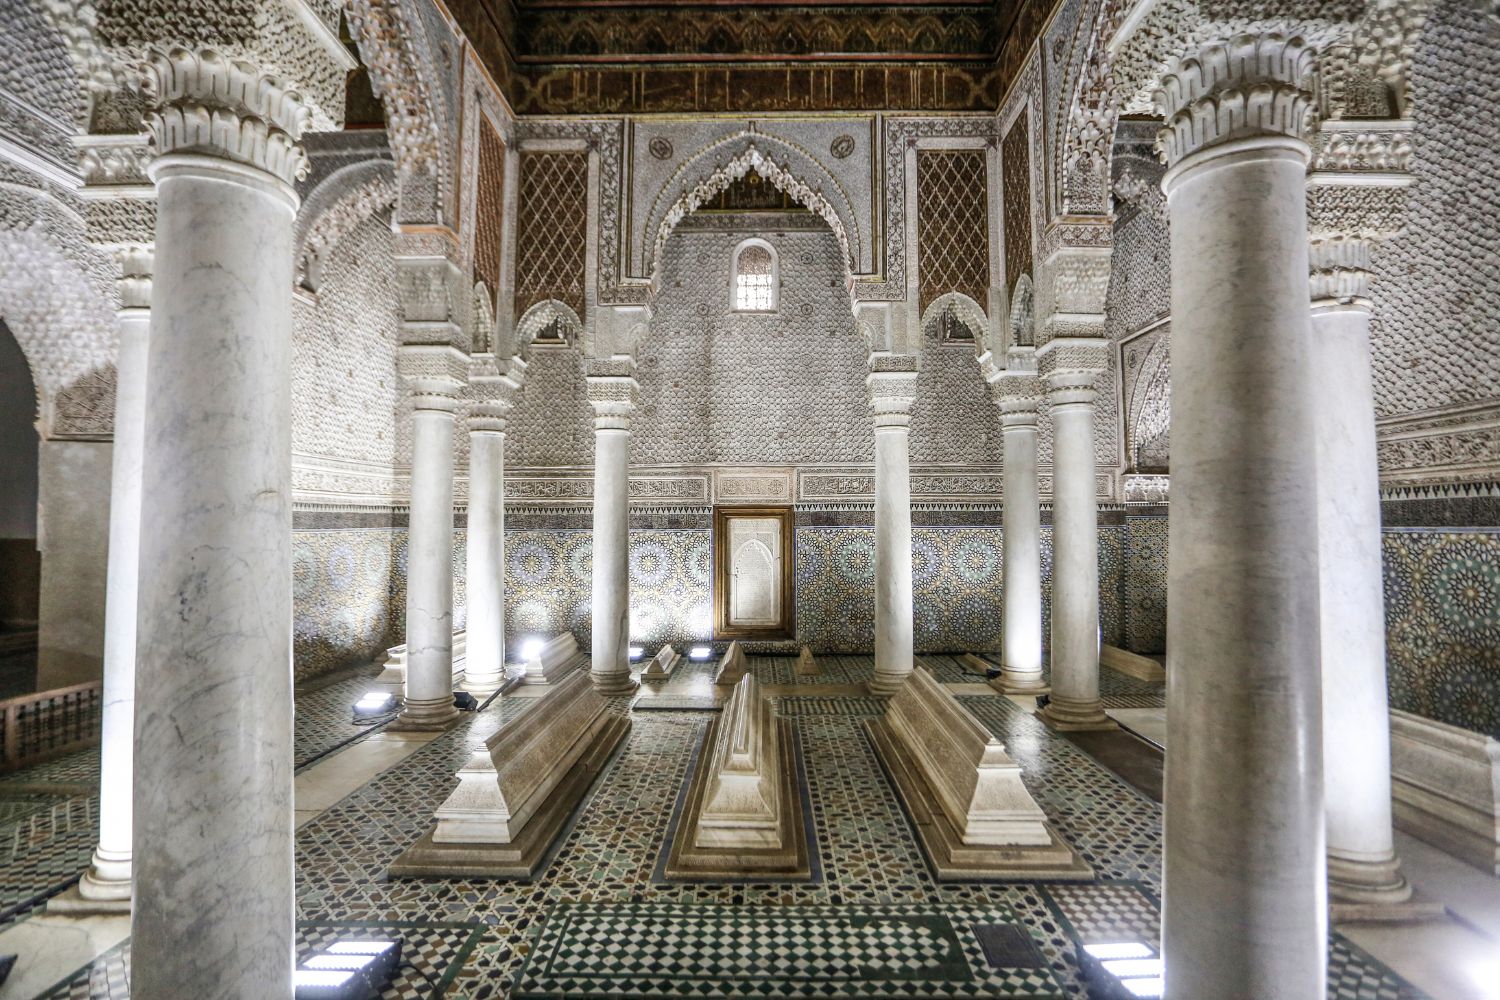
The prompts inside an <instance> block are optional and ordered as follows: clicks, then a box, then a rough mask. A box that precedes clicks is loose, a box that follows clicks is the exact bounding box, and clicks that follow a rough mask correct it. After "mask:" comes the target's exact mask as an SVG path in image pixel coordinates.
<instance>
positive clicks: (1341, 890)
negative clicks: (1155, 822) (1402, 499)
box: [1309, 239, 1411, 904]
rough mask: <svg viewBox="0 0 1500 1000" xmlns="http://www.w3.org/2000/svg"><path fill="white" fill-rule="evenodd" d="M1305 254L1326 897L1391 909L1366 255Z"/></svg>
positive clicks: (1397, 879)
mask: <svg viewBox="0 0 1500 1000" xmlns="http://www.w3.org/2000/svg"><path fill="white" fill-rule="evenodd" d="M1309 249H1310V252H1309V265H1310V267H1311V269H1312V270H1311V275H1312V366H1313V370H1314V371H1318V372H1324V373H1330V374H1333V373H1336V377H1330V378H1326V379H1322V380H1320V382H1319V385H1318V389H1317V393H1316V395H1315V397H1314V404H1313V416H1314V421H1315V426H1316V435H1315V441H1316V445H1317V447H1316V455H1317V477H1318V479H1317V484H1318V581H1319V594H1318V609H1319V610H1318V617H1319V621H1320V623H1321V629H1320V635H1321V652H1322V670H1323V773H1324V775H1325V779H1326V780H1325V787H1324V793H1325V795H1326V809H1327V815H1328V892H1329V895H1330V897H1331V898H1332V899H1333V900H1334V901H1336V902H1340V903H1376V904H1380V903H1400V902H1404V901H1405V900H1406V899H1408V898H1409V897H1410V896H1411V886H1410V885H1409V884H1408V883H1407V881H1406V878H1405V876H1403V875H1402V874H1401V872H1400V870H1399V868H1400V862H1399V861H1398V860H1397V858H1396V850H1395V841H1394V839H1393V835H1392V832H1391V731H1390V722H1389V719H1390V714H1389V712H1390V706H1389V704H1388V703H1387V695H1386V676H1385V595H1384V593H1383V591H1382V567H1381V555H1380V468H1379V463H1378V461H1377V459H1376V456H1375V391H1374V387H1373V384H1372V382H1371V377H1370V299H1369V293H1368V284H1369V276H1370V244H1369V242H1368V241H1366V240H1362V239H1318V240H1314V241H1313V242H1312V245H1311V247H1310V248H1309Z"/></svg>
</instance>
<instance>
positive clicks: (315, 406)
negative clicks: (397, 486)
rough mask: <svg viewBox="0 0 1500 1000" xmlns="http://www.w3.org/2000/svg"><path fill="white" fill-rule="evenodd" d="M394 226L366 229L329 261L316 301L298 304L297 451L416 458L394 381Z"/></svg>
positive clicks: (349, 457)
mask: <svg viewBox="0 0 1500 1000" xmlns="http://www.w3.org/2000/svg"><path fill="white" fill-rule="evenodd" d="M391 249H392V238H391V229H390V221H389V219H388V218H386V217H385V216H384V215H381V216H376V217H371V218H368V219H366V220H365V221H364V222H361V223H360V224H359V225H358V226H356V227H355V228H354V229H353V230H351V231H350V232H349V233H348V234H346V235H345V236H344V238H343V239H341V240H340V241H339V242H338V245H337V246H336V247H335V248H334V250H333V252H332V254H331V255H329V257H328V260H327V263H326V265H325V269H324V272H323V282H322V284H321V285H320V286H319V289H318V294H317V297H316V298H315V299H308V298H302V297H299V298H297V299H296V300H294V301H295V306H294V314H293V315H294V320H293V331H294V333H293V354H292V451H293V452H294V453H295V454H298V455H310V456H317V457H320V458H333V459H341V460H344V461H350V462H360V463H369V464H373V465H383V466H386V467H387V468H388V467H389V466H391V465H392V463H396V462H405V461H408V460H409V458H410V455H411V419H410V404H409V403H408V402H407V401H406V398H405V397H406V394H405V393H404V392H403V391H402V387H401V384H400V379H399V378H398V377H397V375H396V345H397V343H398V342H399V340H400V334H401V324H400V305H399V302H398V301H397V286H396V265H395V261H394V260H393V259H392V257H391Z"/></svg>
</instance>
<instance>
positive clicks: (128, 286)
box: [115, 243, 155, 312]
mask: <svg viewBox="0 0 1500 1000" xmlns="http://www.w3.org/2000/svg"><path fill="white" fill-rule="evenodd" d="M154 256H155V253H154V249H153V247H152V246H151V245H150V244H140V243H131V244H127V245H125V246H121V247H117V248H116V249H115V260H116V262H117V263H119V265H120V277H119V278H118V279H116V281H115V286H116V287H117V288H118V289H119V291H120V311H121V312H125V311H127V310H137V309H147V310H149V309H150V308H151V266H152V262H153V258H154Z"/></svg>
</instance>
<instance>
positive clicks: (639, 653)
mask: <svg viewBox="0 0 1500 1000" xmlns="http://www.w3.org/2000/svg"><path fill="white" fill-rule="evenodd" d="M645 655H646V647H645V646H631V647H630V658H631V659H632V660H639V659H640V658H641V657H643V656H645Z"/></svg>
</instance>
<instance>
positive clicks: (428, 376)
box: [396, 344, 469, 413]
mask: <svg viewBox="0 0 1500 1000" xmlns="http://www.w3.org/2000/svg"><path fill="white" fill-rule="evenodd" d="M396 369H397V371H398V372H399V373H400V374H401V378H402V380H403V381H405V383H406V386H407V389H408V390H409V391H410V392H411V398H412V406H413V407H414V408H416V409H418V410H441V411H445V412H448V413H452V412H454V411H455V410H457V409H458V407H459V404H460V402H461V397H462V393H463V390H464V386H465V385H466V384H467V382H468V380H469V359H468V357H467V356H466V355H465V354H464V353H463V352H462V351H459V350H457V349H455V348H452V347H448V346H445V345H442V344H402V345H401V346H400V347H398V348H397V349H396Z"/></svg>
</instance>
